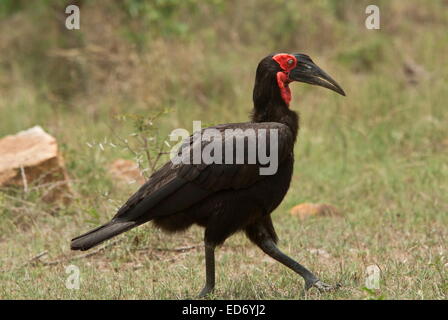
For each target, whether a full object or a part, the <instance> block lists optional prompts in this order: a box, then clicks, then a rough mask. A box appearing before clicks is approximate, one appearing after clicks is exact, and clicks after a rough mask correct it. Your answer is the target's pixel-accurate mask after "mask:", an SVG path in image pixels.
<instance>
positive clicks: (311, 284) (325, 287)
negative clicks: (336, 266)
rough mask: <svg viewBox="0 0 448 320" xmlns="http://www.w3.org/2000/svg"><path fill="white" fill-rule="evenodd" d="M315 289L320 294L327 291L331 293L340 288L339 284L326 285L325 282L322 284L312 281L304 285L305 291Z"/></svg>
mask: <svg viewBox="0 0 448 320" xmlns="http://www.w3.org/2000/svg"><path fill="white" fill-rule="evenodd" d="M312 287H314V288H317V289H318V290H319V291H320V292H328V291H333V290H336V289H339V288H340V287H341V285H340V284H336V285H334V286H333V285H330V284H326V283H325V282H322V281H320V280H317V281H314V282H307V283H306V285H305V290H309V289H310V288H312Z"/></svg>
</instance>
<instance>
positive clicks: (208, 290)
mask: <svg viewBox="0 0 448 320" xmlns="http://www.w3.org/2000/svg"><path fill="white" fill-rule="evenodd" d="M213 289H214V287H212V286H208V285H206V286H205V287H204V289H202V290H201V292H200V293H199V295H198V298H204V297H205V296H207V295H209V294H210V293H212V292H213Z"/></svg>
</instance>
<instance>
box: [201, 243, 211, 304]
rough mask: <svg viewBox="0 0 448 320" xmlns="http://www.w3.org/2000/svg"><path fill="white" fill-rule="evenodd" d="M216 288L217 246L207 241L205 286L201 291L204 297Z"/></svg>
mask: <svg viewBox="0 0 448 320" xmlns="http://www.w3.org/2000/svg"><path fill="white" fill-rule="evenodd" d="M214 288H215V246H214V245H212V244H209V243H207V242H205V286H204V288H203V289H202V291H201V292H200V293H199V298H202V297H204V296H206V295H208V294H209V293H211V292H212V291H213V289H214Z"/></svg>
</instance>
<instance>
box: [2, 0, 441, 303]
mask: <svg viewBox="0 0 448 320" xmlns="http://www.w3.org/2000/svg"><path fill="white" fill-rule="evenodd" d="M48 3H51V1H49V2H48ZM133 3H134V2H133V1H128V4H133ZM174 3H175V2H174ZM189 3H190V2H189ZM192 3H193V2H192ZM229 3H230V4H229ZM273 3H275V4H274V5H273ZM285 3H286V2H283V1H278V2H272V1H260V2H257V4H254V3H252V2H249V1H248V2H244V3H242V2H237V1H231V2H225V3H222V2H220V1H216V3H215V4H213V5H211V4H210V5H204V4H202V5H197V6H196V7H195V8H196V9H195V10H193V11H192V12H190V11H188V10H190V9H189V7H188V6H187V7H182V8H181V9H179V10H180V11H179V12H180V13H179V15H175V19H179V21H180V22H182V24H180V25H176V26H174V27H170V28H167V29H163V32H160V33H158V32H157V30H155V31H154V30H151V31H145V30H146V29H142V28H141V26H142V25H145V23H149V24H150V25H152V22H151V21H152V20H151V19H154V17H152V18H151V19H150V20H149V21H150V22H147V21H146V20H145V21H146V22H145V21H143V22H141V23H142V25H140V24H139V21H142V20H141V19H143V18H144V16H145V14H146V13H145V10H144V9H138V8H137V9H138V10H137V9H136V8H135V7H132V10H131V11H132V12H133V14H134V15H135V14H137V15H138V16H139V17H140V15H142V16H143V17H140V18H139V19H137V18H136V17H135V16H133V18H132V19H130V18H129V17H128V15H127V14H125V13H123V12H125V11H123V10H124V9H123V8H121V7H120V8H118V7H116V6H115V5H106V4H105V2H104V3H101V4H98V2H87V4H86V5H85V6H84V7H83V8H82V9H81V12H82V14H83V16H82V17H83V18H82V19H83V20H82V21H83V22H82V27H81V28H82V29H81V33H78V35H77V36H73V33H67V31H60V30H59V29H58V27H57V24H56V22H52V21H55V20H51V19H42V16H48V15H50V16H51V15H52V14H54V11H51V10H49V9H48V8H47V7H45V5H43V4H42V5H41V6H42V7H40V9H39V10H34V9H35V8H33V7H32V5H25V4H24V3H22V7H20V8H18V9H8V10H9V11H8V12H7V13H4V15H6V18H4V19H3V21H2V22H0V23H1V26H2V30H3V28H6V29H7V30H10V32H5V33H3V34H2V35H1V37H0V48H1V49H2V48H12V49H13V50H11V51H3V50H2V52H5V54H4V55H3V54H2V57H0V87H1V88H2V95H1V96H0V119H1V126H0V136H3V135H6V134H10V133H13V132H16V131H19V130H22V129H25V128H28V127H30V126H33V125H35V124H40V125H42V126H43V127H44V128H45V129H46V130H47V131H49V132H50V133H51V134H53V135H54V136H56V137H57V139H58V141H59V143H60V147H61V151H62V153H63V155H64V158H65V161H66V164H67V169H68V171H69V175H70V177H71V178H72V187H73V201H72V202H71V203H70V204H68V205H66V206H62V207H61V206H55V205H51V204H45V203H42V202H41V201H40V199H39V188H37V189H36V191H33V192H30V193H28V194H25V193H23V192H22V190H9V189H1V190H0V270H1V272H0V298H2V299H186V298H194V297H195V296H196V294H197V293H198V292H199V290H200V289H201V287H202V285H203V282H204V277H205V274H204V269H205V267H204V258H203V249H202V247H200V245H201V241H202V237H203V235H202V230H201V229H199V228H196V227H194V228H192V229H191V230H189V231H187V232H186V233H183V234H179V235H166V234H163V233H161V232H160V231H159V230H158V229H156V228H154V227H153V226H151V225H144V226H142V227H139V228H138V229H135V230H132V231H130V232H128V233H126V234H124V235H122V236H120V237H119V238H118V240H119V242H118V243H116V244H115V245H113V246H112V247H108V248H107V249H106V250H103V251H101V252H98V253H97V254H95V255H93V256H91V257H86V258H82V259H76V260H73V259H74V258H75V257H76V256H77V255H78V254H79V253H77V252H76V253H72V252H70V250H69V240H70V239H71V238H72V237H73V236H76V235H78V234H80V233H82V232H84V231H86V230H88V229H89V228H91V227H93V226H95V225H97V224H98V223H101V222H105V221H107V220H108V219H109V218H110V217H111V216H112V215H113V214H114V212H115V208H116V207H117V206H119V205H120V204H121V203H122V202H123V201H125V200H126V199H127V198H128V196H129V195H130V194H131V193H132V192H133V191H135V189H136V188H137V187H138V186H136V185H125V184H120V183H118V182H117V181H112V179H111V177H110V176H108V173H107V170H106V167H107V165H108V164H109V163H111V162H112V161H113V160H114V159H116V158H118V157H125V158H132V155H131V154H129V152H127V151H126V150H122V149H121V148H111V147H107V148H106V149H105V150H104V151H103V150H101V149H100V148H98V147H94V148H89V147H88V146H87V143H94V142H100V141H103V140H104V139H105V138H107V139H113V137H112V135H111V131H110V128H109V127H113V128H114V130H115V131H116V133H117V134H119V135H121V136H123V137H126V136H128V135H129V134H131V133H132V132H133V130H134V128H133V127H132V125H130V124H128V123H123V122H120V121H118V120H116V117H115V116H116V115H119V114H122V113H136V114H143V115H144V114H147V113H150V112H152V111H153V110H155V109H158V108H164V107H168V106H169V107H170V109H171V110H172V111H171V113H170V114H169V116H167V117H164V118H163V119H162V120H160V123H159V126H160V130H161V135H162V136H163V135H166V134H168V133H169V132H170V131H171V130H172V129H174V128H178V127H184V128H187V129H188V130H191V121H192V120H198V119H199V120H202V121H203V122H205V123H210V124H214V123H224V122H235V121H245V120H246V119H247V116H248V113H249V111H250V108H251V90H252V85H253V82H252V81H253V78H254V73H255V67H256V63H257V62H258V60H259V59H260V58H261V57H263V56H264V55H266V54H267V53H269V52H270V51H292V52H296V51H297V52H306V53H308V54H310V55H311V56H312V57H313V59H314V61H315V62H316V63H317V64H319V65H320V66H322V67H323V69H325V70H327V71H328V73H329V74H330V75H332V76H333V77H334V78H335V79H336V80H337V81H338V82H339V83H340V84H341V85H342V87H343V88H344V90H345V91H346V92H347V97H346V98H342V97H339V96H336V95H335V94H333V93H331V92H330V91H328V90H325V89H323V88H317V87H310V86H307V85H303V84H294V85H292V91H293V102H292V104H291V107H292V108H293V109H295V110H298V111H300V114H301V131H300V133H299V140H298V143H297V145H296V151H295V152H296V164H295V174H294V177H293V181H292V185H291V188H290V190H289V192H288V195H287V196H286V198H285V200H284V201H283V203H282V204H281V205H280V207H279V208H278V209H277V210H276V211H275V212H274V213H273V219H274V225H275V226H276V229H277V232H278V234H279V236H280V243H279V245H280V247H281V248H282V249H283V250H284V251H285V252H286V253H287V254H289V255H291V256H292V257H294V258H296V259H297V260H298V261H299V262H301V263H303V264H304V265H305V266H307V267H308V268H310V269H311V270H313V271H314V272H316V273H317V274H318V275H319V276H320V277H321V278H322V280H324V281H326V282H328V283H340V284H341V285H342V288H341V289H340V290H338V291H335V292H330V293H319V292H316V291H313V290H311V291H310V292H308V293H307V294H306V295H303V293H302V289H303V281H302V279H301V278H300V277H299V276H297V275H296V274H294V273H293V272H291V271H290V270H288V269H286V268H285V267H283V266H281V265H280V264H278V263H276V262H274V261H273V260H271V259H270V258H268V257H266V256H265V255H264V254H263V253H262V252H261V251H260V250H258V249H257V248H256V247H254V246H253V245H252V244H250V242H249V241H248V240H247V239H245V237H244V236H243V235H240V234H237V235H235V236H234V237H232V238H230V239H229V240H228V241H227V242H226V243H225V244H224V246H223V247H222V248H220V249H219V250H217V290H216V291H215V293H214V295H213V296H211V297H210V298H211V299H447V295H448V253H447V248H446V244H447V243H448V241H447V240H448V232H447V226H448V196H447V194H448V162H447V159H448V157H447V156H448V153H447V151H448V140H447V139H448V129H447V128H448V127H447V125H446V124H447V122H448V114H447V111H446V110H447V109H446V101H448V91H447V90H446V81H445V80H446V79H447V78H448V67H447V66H446V64H445V63H443V62H444V61H445V59H446V53H447V52H448V47H447V46H448V45H447V43H448V42H447V40H448V36H447V34H446V25H447V22H448V16H447V12H448V11H447V10H446V3H445V2H443V1H432V2H431V3H425V4H424V3H423V2H420V1H407V2H405V1H401V0H393V1H378V2H377V4H378V5H379V6H380V8H381V14H382V16H381V21H382V29H381V30H380V31H368V30H366V29H365V28H364V24H363V23H364V22H363V19H364V17H365V15H364V8H365V5H366V4H365V3H363V2H362V1H360V2H356V4H354V3H353V2H350V1H319V2H313V4H308V2H307V3H306V4H305V2H297V4H296V2H294V4H291V3H292V2H287V3H288V6H289V7H288V8H286V7H282V6H284V5H286V4H285ZM366 3H367V2H366ZM134 4H135V3H134ZM368 4H371V3H370V2H369V3H368ZM255 5H257V6H259V8H258V10H257V14H253V13H252V12H254V11H255V10H254V8H253V6H255ZM213 6H216V7H213ZM272 6H274V8H277V9H278V8H281V9H280V10H276V11H273V9H274V8H273V7H272ZM11 8H13V6H12V7H11ZM128 9H129V8H128ZM215 9H216V10H215ZM11 10H12V11H11ZM136 10H137V11H136ZM139 10H143V11H139ZM158 10H159V9H158ZM160 10H161V12H162V13H161V14H162V16H163V12H164V11H163V10H162V9H160ZM52 12H53V13H52ZM111 12H112V14H114V15H113V16H114V17H116V19H113V20H111V19H108V15H109V14H111ZM135 12H137V13H135ZM236 13H238V14H236ZM271 13H272V14H271ZM169 15H170V16H169V17H171V15H172V13H169ZM39 17H40V20H39ZM201 18H202V19H201ZM36 20H39V21H41V22H39V23H37V22H36ZM130 20H132V21H133V22H132V23H131V22H130ZM176 21H177V20H176ZM261 22H265V23H261ZM164 24H165V22H164V23H157V24H155V25H157V27H158V28H165V25H164ZM93 26H95V27H93ZM185 27H188V29H187V30H188V32H184V31H179V30H184V28H185ZM44 29H45V30H47V32H45V33H43V32H42V30H44ZM173 30H174V31H173ZM176 30H178V31H176ZM302 30H306V32H303V31H302ZM145 32H148V34H147V37H145V36H144V35H145ZM158 34H163V36H158ZM146 38H148V39H151V41H149V42H148V43H145V40H144V39H146ZM27 39H28V40H27ZM34 39H36V40H34ZM62 39H65V40H64V41H62ZM25 40H27V41H25ZM36 41H37V42H39V43H41V45H39V46H37V45H36ZM31 49H32V50H31ZM11 52H12V53H11ZM409 61H411V62H410V64H411V69H412V70H417V69H418V68H417V67H416V66H420V67H421V68H423V69H424V70H425V72H423V73H419V72H417V71H415V73H413V72H411V73H406V72H405V71H404V69H405V66H406V64H409ZM59 69H60V70H62V71H65V72H57V70H59ZM444 79H445V80H444ZM411 80H412V81H411ZM73 88H74V89H75V90H73ZM302 202H324V203H331V204H333V205H335V206H336V207H338V208H339V209H340V210H341V211H342V212H343V216H342V217H319V218H311V219H308V220H305V221H299V220H297V219H296V218H294V217H292V216H290V215H289V213H288V210H289V209H290V208H291V207H292V206H294V205H295V204H298V203H302ZM189 246H197V247H194V248H192V249H189V250H185V251H178V250H172V249H176V248H182V247H189ZM44 251H46V252H47V254H46V255H45V256H43V257H42V258H41V259H40V260H41V261H42V262H44V263H41V262H36V261H34V262H33V261H30V259H32V257H35V256H36V255H37V254H39V253H40V252H44ZM51 261H61V263H58V264H55V265H45V262H51ZM70 264H74V265H76V266H78V267H79V269H80V272H81V286H80V289H79V290H69V289H67V288H66V286H65V281H66V279H67V277H68V274H66V273H65V268H66V267H67V266H68V265H70ZM369 265H377V266H378V267H379V268H380V269H381V280H380V289H379V290H373V291H372V290H365V288H364V287H365V278H366V273H365V272H366V268H367V267H368V266H369Z"/></svg>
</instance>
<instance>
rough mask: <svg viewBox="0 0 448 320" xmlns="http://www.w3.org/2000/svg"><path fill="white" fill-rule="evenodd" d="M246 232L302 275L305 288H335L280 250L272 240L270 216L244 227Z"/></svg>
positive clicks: (273, 232) (262, 248) (273, 233)
mask: <svg viewBox="0 0 448 320" xmlns="http://www.w3.org/2000/svg"><path fill="white" fill-rule="evenodd" d="M246 234H247V236H248V237H249V238H250V239H251V240H252V241H253V242H254V243H255V244H256V245H257V246H258V247H260V249H261V250H263V252H264V253H266V254H267V255H269V256H270V257H272V258H273V259H275V260H277V261H278V262H280V263H282V264H283V265H285V266H287V267H288V268H290V269H292V270H293V271H295V272H296V273H298V274H299V275H300V276H302V278H303V279H305V289H306V290H308V289H309V288H311V287H316V288H317V289H319V290H321V291H327V290H331V289H334V288H335V287H333V286H330V285H328V284H326V283H324V282H322V281H320V280H319V278H318V277H317V276H315V275H314V274H313V273H312V272H311V271H309V270H308V269H307V268H305V267H304V266H302V265H301V264H300V263H298V262H297V261H295V260H293V259H292V258H290V257H288V256H287V255H286V254H284V253H283V252H281V251H280V249H279V248H278V247H277V245H276V244H275V241H274V239H275V238H276V235H275V231H274V227H273V226H272V221H271V220H270V218H269V219H266V220H265V221H263V222H260V223H257V224H254V225H252V226H250V227H249V228H247V229H246Z"/></svg>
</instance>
